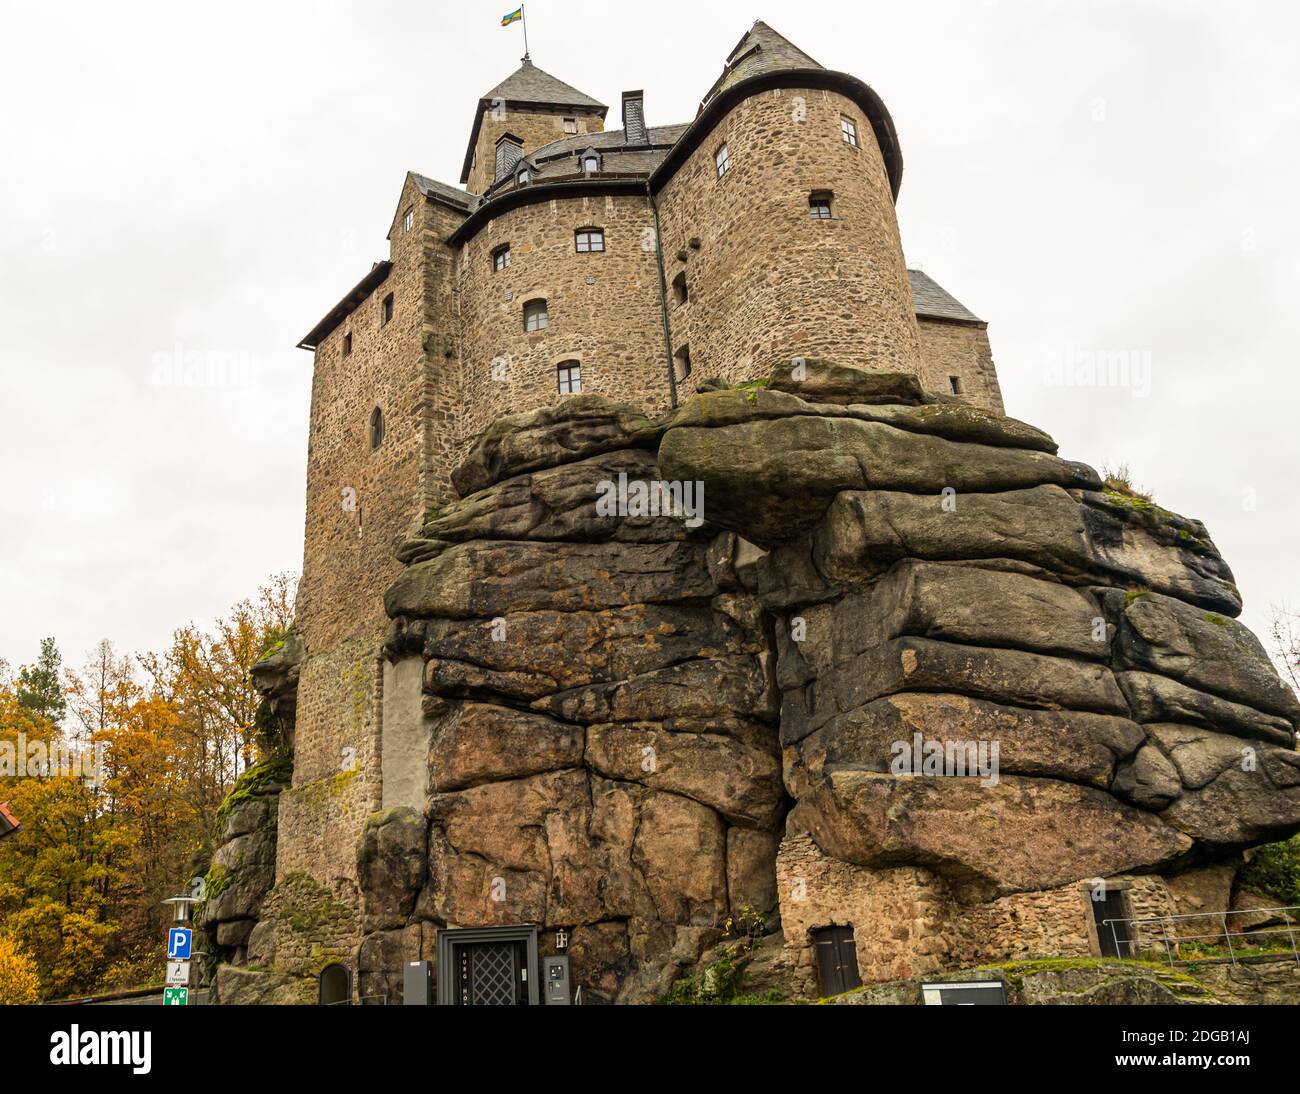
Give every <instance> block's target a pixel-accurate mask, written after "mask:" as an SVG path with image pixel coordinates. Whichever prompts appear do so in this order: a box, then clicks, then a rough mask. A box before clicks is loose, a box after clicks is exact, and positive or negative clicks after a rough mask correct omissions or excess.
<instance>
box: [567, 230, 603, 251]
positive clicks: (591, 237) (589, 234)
mask: <svg viewBox="0 0 1300 1094" xmlns="http://www.w3.org/2000/svg"><path fill="white" fill-rule="evenodd" d="M574 246H576V247H577V250H578V254H590V253H592V252H593V251H603V250H604V249H605V229H604V228H579V229H578V231H577V232H576V233H575V235H574Z"/></svg>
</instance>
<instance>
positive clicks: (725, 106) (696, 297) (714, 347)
mask: <svg viewBox="0 0 1300 1094" xmlns="http://www.w3.org/2000/svg"><path fill="white" fill-rule="evenodd" d="M901 176H902V157H901V155H900V152H899V148H898V141H897V137H896V135H895V133H894V127H893V122H892V120H891V119H890V117H889V114H888V112H887V111H886V110H885V107H884V104H883V103H882V102H881V101H880V98H879V96H877V95H876V94H875V92H873V91H872V90H871V89H870V88H869V87H867V85H866V84H864V83H862V82H861V81H860V80H857V79H856V78H854V77H852V76H849V75H846V74H844V73H838V72H831V71H828V70H826V69H824V68H822V67H821V66H820V65H818V64H817V63H816V62H815V61H813V60H812V58H810V57H808V56H807V54H804V53H803V52H802V51H800V50H798V49H797V48H796V47H794V46H793V45H791V44H790V43H789V42H788V41H786V39H784V38H782V37H781V36H780V35H779V34H776V32H775V31H772V30H771V28H769V27H767V26H766V25H765V24H762V23H756V24H755V25H754V27H753V29H751V30H750V32H749V33H748V34H746V35H745V37H744V38H743V39H742V40H741V42H740V43H739V45H738V46H737V47H736V49H735V50H733V51H732V54H731V56H730V57H729V58H728V62H727V67H726V70H725V71H724V73H723V76H722V77H721V78H720V79H719V80H718V82H717V83H716V84H715V85H714V87H713V88H712V89H711V90H710V92H709V94H708V96H706V98H705V100H704V104H703V106H702V107H701V110H700V113H699V115H698V116H697V117H696V119H695V121H694V122H693V123H692V124H691V126H690V128H689V129H688V130H687V132H686V133H685V134H683V136H682V138H681V139H680V140H679V141H678V142H677V144H676V145H675V146H674V148H673V149H672V151H671V152H670V153H669V155H668V156H667V157H666V158H665V160H664V162H663V163H662V164H660V165H659V167H658V168H657V169H656V170H655V172H654V174H653V175H652V177H651V188H652V191H654V192H655V194H656V201H657V203H658V206H659V214H660V223H661V226H662V233H663V249H664V260H665V265H666V272H667V280H668V282H669V283H670V284H671V285H673V286H674V292H673V300H672V303H670V310H671V313H670V326H671V331H672V339H673V343H674V344H673V353H674V356H675V357H677V358H678V359H679V360H689V361H690V362H691V363H692V365H693V368H694V371H696V372H697V373H701V374H708V375H716V376H719V377H721V378H723V379H725V380H727V381H730V382H733V383H735V382H739V381H744V380H749V379H756V378H760V377H763V376H766V375H768V373H769V372H770V371H771V369H772V368H773V366H775V365H777V364H779V363H781V362H787V361H789V360H790V359H791V358H794V357H824V358H827V359H830V360H833V361H836V362H837V363H840V364H845V365H853V366H857V367H861V368H888V369H895V370H898V371H902V372H910V373H914V374H917V375H919V374H920V371H921V358H920V347H919V338H918V334H917V325H916V315H915V310H914V307H913V303H912V295H911V289H910V287H909V283H908V277H907V268H906V266H905V264H904V261H903V249H902V244H901V242H900V239H899V233H898V221H897V218H896V217H895V213H894V199H895V196H896V195H897V192H898V185H899V182H900V179H901Z"/></svg>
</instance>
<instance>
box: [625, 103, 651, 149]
mask: <svg viewBox="0 0 1300 1094" xmlns="http://www.w3.org/2000/svg"><path fill="white" fill-rule="evenodd" d="M623 143H624V144H649V143H650V131H649V130H648V129H646V125H645V92H644V91H624V92H623Z"/></svg>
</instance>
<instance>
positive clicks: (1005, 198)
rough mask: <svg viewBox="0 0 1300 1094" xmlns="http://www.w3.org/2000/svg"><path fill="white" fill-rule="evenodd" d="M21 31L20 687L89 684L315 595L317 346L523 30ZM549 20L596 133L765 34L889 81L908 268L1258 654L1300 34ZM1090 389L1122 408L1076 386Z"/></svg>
mask: <svg viewBox="0 0 1300 1094" xmlns="http://www.w3.org/2000/svg"><path fill="white" fill-rule="evenodd" d="M0 2H2V3H3V19H4V22H3V26H4V33H3V36H2V37H0V209H2V210H3V213H0V377H2V385H3V386H2V389H0V390H2V392H3V398H2V402H0V406H2V407H3V427H2V428H0V469H2V470H3V476H4V481H5V503H4V507H3V526H4V529H5V531H4V535H3V540H2V541H0V542H2V543H3V547H2V548H0V657H3V658H6V659H8V660H9V661H10V662H12V663H14V664H15V665H16V664H18V663H21V662H26V661H30V660H32V659H33V658H34V657H35V655H36V653H37V647H38V642H39V640H40V638H41V637H42V636H43V635H47V634H52V635H54V636H56V638H57V639H58V641H59V644H60V646H61V647H62V649H63V651H64V656H65V660H66V661H67V662H69V663H70V664H73V665H79V664H80V663H81V661H82V659H83V656H84V654H85V652H86V651H87V650H88V649H89V648H90V647H91V646H92V645H93V644H94V643H95V642H96V641H97V640H98V639H100V638H101V637H110V638H112V639H113V640H114V641H115V642H116V643H117V644H118V645H119V646H120V647H122V648H123V649H126V650H142V649H150V648H157V647H159V646H161V645H162V644H164V643H165V642H166V641H167V639H168V636H169V634H170V633H171V631H172V630H173V628H175V627H176V626H178V625H180V624H183V623H185V622H186V621H189V620H195V621H197V622H199V623H204V622H206V621H208V620H211V619H212V618H213V617H215V616H217V615H219V614H221V613H222V612H223V611H224V610H225V609H226V608H227V607H228V606H229V605H230V604H231V603H233V602H234V601H236V600H238V599H240V598H242V597H244V596H247V595H250V594H252V593H253V592H254V591H255V589H256V588H257V586H258V584H259V583H260V582H262V581H263V580H264V579H265V578H266V577H267V576H268V575H270V574H271V573H273V572H276V571H281V570H297V569H299V568H300V566H301V560H302V525H303V496H304V473H305V465H306V449H307V410H308V397H309V391H310V380H311V356H310V355H309V354H307V353H305V352H303V351H300V350H296V349H294V348H293V346H294V344H295V343H296V342H297V341H298V339H299V338H300V337H301V336H302V335H303V334H304V332H306V331H307V330H308V329H310V328H311V327H312V326H313V324H314V323H315V322H316V320H317V319H319V318H320V317H321V316H322V315H323V314H324V313H325V312H326V311H327V310H328V309H329V308H330V307H331V306H332V305H333V304H334V303H335V302H336V301H337V300H338V299H339V298H340V297H341V296H342V295H343V293H344V292H345V291H346V290H347V289H348V288H350V287H351V286H352V285H353V284H354V283H355V282H356V281H357V280H358V278H359V277H360V276H361V275H362V274H363V273H365V272H366V270H368V269H369V267H370V264H371V262H372V261H374V260H376V259H380V258H384V257H386V256H387V245H386V243H385V240H384V234H385V231H386V229H387V225H388V223H389V219H390V217H391V216H392V214H393V210H394V208H395V203H396V201H397V197H398V192H399V189H400V187H401V184H402V180H403V176H404V172H405V171H407V170H408V169H414V170H418V171H420V172H423V173H425V174H428V175H432V176H433V177H435V178H439V179H443V180H445V181H447V182H450V183H456V182H457V181H458V179H459V171H460V164H461V160H462V158H463V156H464V151H465V142H466V140H467V139H468V133H469V127H470V124H471V122H472V119H473V110H474V106H475V103H476V101H477V98H478V96H479V95H480V94H482V93H483V92H484V91H486V90H487V89H488V88H490V87H492V86H493V85H495V84H496V83H497V82H498V81H500V80H501V79H502V78H503V77H504V76H506V75H507V74H508V73H510V72H511V71H512V70H513V69H514V68H515V67H516V66H517V64H518V61H519V58H520V56H521V55H522V53H523V48H522V47H523V42H522V36H521V34H520V28H519V27H518V26H517V25H516V26H513V27H509V28H505V29H503V28H501V27H500V26H499V25H498V23H499V19H500V16H501V15H502V14H503V13H504V12H505V11H506V10H507V9H508V8H509V7H512V6H513V2H514V0H490V2H485V0H458V2H457V3H454V4H448V3H439V2H435V0H424V2H415V0H403V2H397V0H391V2H385V3H359V2H358V3H339V2H318V0H317V2H311V3H307V2H284V0H260V2H258V3H250V2H245V0H224V2H223V3H220V4H194V3H177V2H176V0H169V2H166V3H161V2H159V3H154V2H142V0H133V2H130V3H122V4H105V3H103V2H102V0H100V2H95V3H61V2H58V0H50V2H45V3H41V4H31V3H16V2H11V0H0ZM527 7H528V13H529V26H528V32H529V37H530V44H531V47H532V56H533V59H534V61H535V62H536V63H537V64H538V65H539V66H540V67H542V68H544V69H546V70H547V71H549V72H551V73H553V74H554V75H556V76H558V77H559V78H561V79H563V80H565V81H567V82H568V83H571V84H573V85H574V86H576V87H578V88H580V89H581V90H583V91H585V92H587V93H589V94H592V95H594V96H596V97H597V98H599V99H601V100H602V101H603V102H606V103H608V104H610V107H611V113H610V122H611V125H612V126H616V125H618V122H617V121H616V118H617V114H618V103H619V95H620V92H621V91H623V90H624V89H627V88H633V87H636V88H642V87H643V88H644V89H645V92H646V113H647V116H648V119H649V121H650V122H651V123H652V124H666V123H671V122H678V121H687V120H689V119H690V118H691V117H692V116H693V115H694V110H695V107H696V105H697V103H698V101H699V98H700V97H701V95H703V93H704V92H705V91H706V90H707V88H708V87H709V85H710V83H711V82H712V81H713V79H714V78H715V76H716V75H717V74H718V72H719V71H720V69H721V66H722V61H723V59H724V57H725V56H726V54H727V53H728V52H729V50H730V49H731V48H732V46H733V45H734V44H735V43H736V41H737V40H738V39H739V38H740V36H741V35H742V33H743V32H744V31H745V30H746V29H747V28H748V26H749V25H750V24H751V23H752V22H753V20H754V19H756V18H762V19H764V20H766V21H767V22H768V23H770V24H771V25H772V26H774V27H775V28H776V29H777V30H778V31H780V32H782V33H783V34H785V35H786V36H787V37H789V38H790V39H791V40H792V41H794V42H795V43H796V44H797V45H799V46H800V47H801V48H803V49H804V50H805V51H806V52H808V53H810V54H811V55H812V56H813V57H815V58H816V59H817V60H818V61H819V62H821V63H822V64H823V65H825V66H827V67H828V68H835V69H841V70H844V71H847V72H851V73H853V74H854V75H857V76H859V77H861V78H862V79H864V80H865V81H866V82H867V83H869V84H871V85H872V86H873V87H874V88H875V89H876V90H877V91H878V92H879V93H880V95H881V96H882V98H883V99H884V101H885V103H886V105H887V106H888V108H889V110H890V111H891V113H892V114H893V117H894V121H895V123H896V125H897V128H898V133H899V138H900V141H901V143H902V149H903V156H904V161H905V164H906V170H905V172H904V178H903V186H902V193H901V195H900V198H899V204H898V213H899V219H900V223H901V227H902V235H903V245H904V249H905V251H906V254H907V258H908V262H909V264H910V265H913V266H920V267H922V268H923V269H925V270H926V271H927V272H928V273H929V274H930V275H931V276H932V277H934V278H935V279H936V280H937V281H939V283H940V284H942V285H943V286H945V287H946V288H947V289H948V290H949V291H950V292H952V293H953V294H954V295H955V296H956V297H957V298H958V299H959V300H961V301H962V302H963V303H964V304H966V305H967V306H968V307H969V308H971V309H972V310H973V311H975V312H976V314H978V315H980V316H981V317H983V318H985V319H987V320H988V321H989V323H990V331H989V333H990V336H991V339H992V343H993V350H994V355H995V358H996V360H997V364H998V369H999V372H1000V375H1001V379H1002V390H1003V393H1004V395H1005V398H1006V405H1007V411H1008V413H1010V414H1012V415H1014V416H1016V417H1020V418H1024V419H1026V420H1028V421H1030V422H1033V423H1034V424H1035V425H1037V426H1040V427H1042V428H1044V429H1046V430H1048V431H1049V432H1051V433H1052V434H1053V435H1054V436H1055V437H1056V438H1057V440H1058V441H1059V442H1060V444H1061V451H1062V454H1063V455H1065V456H1068V457H1070V458H1074V459H1080V460H1084V461H1086V462H1089V463H1092V464H1094V465H1097V466H1100V465H1102V464H1105V463H1112V464H1114V463H1117V462H1120V461H1124V462H1127V463H1128V464H1129V466H1130V467H1131V468H1132V471H1133V474H1134V477H1135V478H1136V479H1137V480H1138V481H1139V482H1140V483H1141V484H1144V485H1146V486H1147V487H1149V488H1151V489H1152V490H1154V492H1155V495H1156V500H1157V501H1158V502H1160V503H1161V504H1163V505H1165V506H1167V507H1169V508H1171V509H1175V510H1177V511H1179V512H1181V513H1184V514H1186V515H1189V516H1195V517H1198V518H1200V519H1202V520H1204V521H1205V522H1206V524H1207V525H1208V526H1209V529H1210V532H1211V534H1212V535H1213V537H1214V539H1215V541H1216V543H1217V544H1218V546H1219V547H1220V549H1221V550H1222V551H1223V554H1224V555H1225V557H1226V558H1227V559H1228V561H1229V562H1230V563H1231V565H1232V566H1233V568H1234V570H1235V572H1236V575H1237V578H1238V581H1239V584H1240V586H1241V589H1242V592H1243V594H1244V596H1245V599H1246V613H1245V616H1244V619H1245V620H1246V622H1247V623H1249V624H1250V625H1251V626H1252V627H1255V628H1256V629H1257V631H1258V630H1262V629H1263V628H1264V626H1265V624H1266V621H1267V618H1268V613H1269V608H1270V605H1272V604H1275V603H1278V602H1281V601H1283V600H1289V601H1290V602H1292V603H1293V604H1300V579H1297V576H1296V572H1295V565H1294V563H1295V558H1296V544H1297V542H1300V538H1298V537H1297V532H1298V531H1300V521H1298V520H1297V516H1296V503H1295V500H1294V488H1293V482H1294V478H1295V474H1296V469H1297V465H1298V464H1300V459H1298V457H1300V441H1298V440H1297V434H1298V431H1297V429H1296V409H1297V398H1298V397H1300V379H1298V378H1297V371H1298V363H1297V351H1296V347H1297V346H1298V345H1300V338H1297V330H1296V327H1297V314H1298V312H1300V309H1298V308H1297V300H1298V299H1300V213H1298V212H1297V200H1296V195H1297V192H1298V191H1300V172H1298V170H1297V168H1298V167H1300V89H1298V87H1297V83H1298V80H1297V76H1296V58H1295V44H1296V42H1297V40H1300V33H1298V32H1300V14H1298V11H1300V8H1298V6H1297V5H1295V4H1292V3H1277V4H1270V5H1265V4H1250V3H1240V2H1233V3H1228V2H1227V0H1224V2H1222V3H1219V4H1213V5H1212V4H1198V3H1190V2H1186V0H1180V2H1172V0H1171V2H1154V0H1145V2H1143V0H1122V2H1116V3H1100V2H1083V0H1073V2H1070V3H1059V4H1056V3H1047V2H1043V0H1020V2H1013V0H987V2H980V0H970V2H966V3H923V2H918V3H908V4H882V3H823V2H816V0H799V2H798V3H795V2H793V0H763V4H762V6H758V5H756V4H754V3H718V2H710V3H708V4H701V3H698V2H693V3H676V2H671V0H659V2H657V3H654V4H631V3H620V4H595V3H572V2H564V0H532V2H530V3H528V5H527ZM1097 353H1109V354H1116V353H1128V354H1131V355H1133V356H1132V357H1131V358H1130V361H1131V362H1135V363H1136V365H1137V370H1136V371H1135V372H1132V373H1131V374H1130V375H1128V376H1127V377H1123V376H1121V377H1118V378H1119V379H1128V380H1129V381H1131V382H1130V383H1128V384H1127V385H1126V386H1101V385H1095V386H1079V385H1078V384H1069V383H1064V382H1062V380H1063V379H1068V378H1070V375H1071V373H1070V372H1068V371H1066V372H1063V371H1062V366H1063V365H1069V364H1070V363H1072V362H1083V363H1085V364H1086V362H1087V361H1088V360H1089V358H1088V355H1089V354H1097ZM196 355H197V356H196ZM194 362H199V363H201V364H202V365H204V366H205V370H206V371H205V372H201V373H200V374H199V376H198V377H196V376H195V375H194V371H195V370H194V369H193V368H191V369H189V370H188V372H187V370H186V367H185V366H186V365H187V364H188V365H192V364H193V363H194ZM1148 362H1149V365H1150V373H1149V383H1148V382H1146V379H1144V375H1145V374H1144V371H1143V370H1144V368H1145V364H1146V363H1148ZM196 379H197V380H198V382H196ZM1144 392H1145V393H1144Z"/></svg>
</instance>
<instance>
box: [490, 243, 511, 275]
mask: <svg viewBox="0 0 1300 1094" xmlns="http://www.w3.org/2000/svg"><path fill="white" fill-rule="evenodd" d="M509 265H510V244H509V243H503V244H501V246H500V247H495V248H493V250H492V272H493V273H500V272H501V271H502V270H504V269H505V268H506V267H507V266H509Z"/></svg>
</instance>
